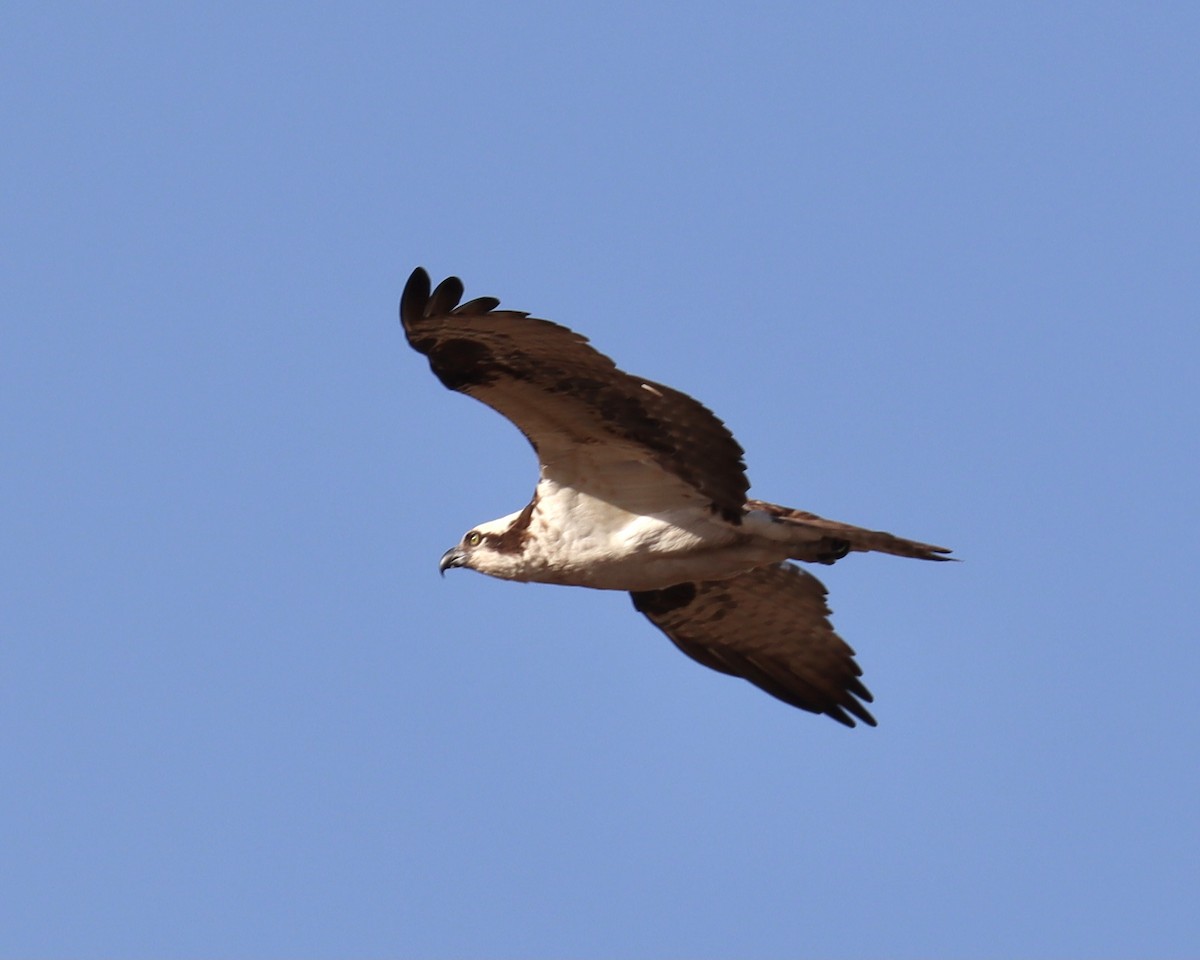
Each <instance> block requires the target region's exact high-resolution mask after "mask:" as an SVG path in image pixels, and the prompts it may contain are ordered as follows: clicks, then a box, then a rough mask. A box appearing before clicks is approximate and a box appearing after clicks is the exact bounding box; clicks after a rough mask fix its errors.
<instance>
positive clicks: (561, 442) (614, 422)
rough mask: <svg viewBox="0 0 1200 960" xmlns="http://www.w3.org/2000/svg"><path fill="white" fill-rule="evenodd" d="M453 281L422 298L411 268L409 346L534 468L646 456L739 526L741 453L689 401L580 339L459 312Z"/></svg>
mask: <svg viewBox="0 0 1200 960" xmlns="http://www.w3.org/2000/svg"><path fill="white" fill-rule="evenodd" d="M462 294H463V285H462V282H461V281H459V280H458V279H457V278H456V277H450V278H448V279H446V280H443V281H442V282H441V283H440V284H439V285H438V286H437V288H436V289H435V290H433V291H432V292H431V291H430V281H429V275H428V274H427V273H426V272H425V271H424V270H422V269H421V268H420V267H418V268H417V269H416V270H414V271H413V273H412V276H411V277H410V278H409V280H408V284H407V285H406V286H405V288H404V294H403V296H402V297H401V300H400V319H401V322H402V323H403V324H404V331H405V334H406V335H407V336H408V342H409V343H410V344H411V345H412V347H413V348H414V349H415V350H417V351H418V352H420V353H423V354H425V355H426V356H427V357H428V358H429V366H430V368H431V369H432V370H433V372H434V374H436V376H437V377H438V379H440V380H441V381H442V383H443V384H445V386H447V387H449V388H450V389H451V390H458V391H460V392H462V393H466V394H468V395H470V396H472V397H475V398H476V399H478V400H481V401H482V402H484V403H486V404H487V405H488V406H490V407H492V408H493V409H495V410H497V411H498V412H499V413H502V414H503V415H504V416H506V417H508V419H509V420H511V421H512V422H513V423H514V424H516V426H517V427H518V428H519V429H520V430H521V432H522V433H524V434H525V436H526V437H527V438H528V439H529V442H530V443H532V444H533V446H534V449H535V450H537V452H538V454H539V457H541V459H542V461H543V463H546V462H548V461H550V460H553V459H554V458H556V457H569V456H570V455H571V452H572V450H578V449H579V448H580V447H581V446H584V445H593V444H595V443H596V442H597V441H600V442H603V443H606V444H610V445H612V446H614V448H620V449H619V451H617V450H614V454H616V453H618V452H619V454H620V456H623V457H625V458H628V459H632V458H634V457H641V458H649V459H650V460H651V461H652V462H654V463H655V464H657V465H658V466H659V467H660V468H662V469H663V470H665V471H667V472H669V473H671V474H673V475H675V476H677V477H679V478H680V479H682V480H683V481H684V483H686V484H687V485H688V486H690V487H691V488H693V489H694V490H696V491H698V492H699V493H700V494H701V495H702V496H703V497H705V498H707V499H708V500H709V501H710V502H711V503H712V504H713V506H714V508H715V509H716V510H717V511H718V512H720V513H721V514H722V515H723V516H725V517H727V518H728V519H729V520H730V521H731V522H734V523H740V522H741V516H742V506H743V504H744V503H745V501H746V491H747V489H748V488H749V483H748V481H747V480H746V471H745V466H744V464H743V462H742V448H741V447H740V446H739V445H738V443H737V441H735V440H734V439H733V437H732V435H731V434H730V433H729V430H728V429H726V427H725V425H724V424H723V423H722V422H721V421H720V420H719V419H717V417H716V416H715V415H714V414H713V413H712V412H711V411H710V410H708V408H706V407H705V406H703V405H702V404H700V403H698V402H697V401H696V400H694V399H692V398H691V397H689V396H687V394H684V393H680V392H679V391H678V390H673V389H672V388H670V387H667V386H663V385H662V384H659V383H654V382H652V381H648V380H643V379H641V378H640V377H634V376H631V375H629V374H627V373H625V372H623V371H621V370H619V369H618V368H617V366H616V364H614V363H613V361H612V360H610V359H609V358H608V357H606V356H605V355H604V354H602V353H600V352H598V351H597V350H595V349H594V348H593V347H591V346H590V345H589V344H588V341H587V339H586V338H585V337H582V336H580V335H579V334H577V333H574V332H573V331H571V330H568V329H567V328H566V327H563V326H560V325H558V324H556V323H552V322H551V321H549V320H538V319H536V318H534V317H530V316H529V315H528V314H525V313H520V312H517V311H514V310H497V309H496V306H497V305H498V303H499V301H497V300H496V299H494V298H492V297H481V298H479V299H476V300H472V301H470V302H469V303H465V304H463V305H462V306H459V305H458V303H459V300H460V299H461V298H462Z"/></svg>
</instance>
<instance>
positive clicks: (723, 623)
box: [631, 563, 875, 727]
mask: <svg viewBox="0 0 1200 960" xmlns="http://www.w3.org/2000/svg"><path fill="white" fill-rule="evenodd" d="M631 596H632V597H633V605H634V607H636V608H637V609H638V610H639V611H640V612H641V613H644V614H645V615H646V616H647V617H648V618H649V619H650V622H651V623H653V624H654V625H655V626H656V627H658V628H659V629H660V630H662V632H663V633H665V634H666V635H667V636H668V637H670V638H671V640H672V642H673V643H674V644H675V646H677V647H678V648H679V649H680V650H682V651H683V652H684V653H686V654H687V655H688V656H689V657H691V658H692V659H693V660H696V661H697V662H699V663H702V664H704V666H706V667H711V668H712V669H713V670H719V671H720V672H721V673H728V674H730V675H731V676H735V677H742V678H743V679H745V680H749V681H750V682H751V683H752V684H754V685H755V686H756V687H759V688H760V689H762V690H765V691H766V692H767V693H769V694H771V696H773V697H777V698H779V699H780V700H782V701H783V702H784V703H788V704H791V705H792V706H793V707H799V708H800V709H801V710H808V711H809V712H811V713H824V714H826V715H828V716H830V717H832V718H833V719H834V720H836V721H838V723H844V724H845V725H846V726H848V727H853V726H855V722H854V718H855V717H857V718H858V719H859V720H861V721H862V722H863V723H866V724H869V725H870V726H872V727H873V726H875V718H874V717H872V716H871V714H870V713H868V712H867V709H866V707H864V706H863V704H862V703H861V702H860V701H866V702H867V703H870V702H871V699H872V697H871V694H870V691H868V690H867V688H866V687H864V686H863V685H862V682H861V681H860V680H859V677H860V676H862V670H860V669H859V666H858V664H857V663H855V661H854V651H853V650H852V649H851V648H850V647H849V646H848V645H847V644H846V642H845V641H844V640H842V638H841V637H839V636H838V635H837V634H836V633H834V630H833V626H832V625H831V624H830V622H829V613H830V611H829V607H828V606H827V605H826V603H825V587H824V586H822V585H821V582H820V581H819V580H818V579H817V578H816V577H814V576H812V575H811V574H809V573H807V572H806V571H804V570H801V569H800V568H799V567H797V566H795V565H793V564H790V563H783V564H778V565H774V566H766V567H757V568H756V569H754V570H751V571H749V572H748V573H743V574H741V575H739V576H736V577H733V578H732V579H729V580H710V581H706V582H703V583H680V584H677V585H675V586H673V587H667V588H666V589H665V590H646V591H642V592H639V593H634V594H631Z"/></svg>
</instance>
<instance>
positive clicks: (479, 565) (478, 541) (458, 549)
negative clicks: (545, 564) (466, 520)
mask: <svg viewBox="0 0 1200 960" xmlns="http://www.w3.org/2000/svg"><path fill="white" fill-rule="evenodd" d="M517 516H519V515H518V514H513V515H512V516H508V517H501V518H500V519H499V520H492V521H490V522H489V523H481V524H479V525H478V526H476V527H473V528H472V529H470V530H468V531H467V532H466V533H464V534H463V538H462V539H461V540H459V541H458V543H456V544H455V545H454V546H453V547H451V548H450V549H449V550H447V551H446V552H445V553H443V554H442V559H441V560H439V561H438V572H440V573H441V574H442V576H445V575H446V571H447V570H450V569H452V568H453V567H467V568H468V569H471V570H477V571H478V572H479V573H486V574H487V575H488V576H491V577H500V578H501V579H502V580H516V579H520V578H521V570H522V554H523V552H524V551H523V549H522V548H523V545H524V544H523V538H522V537H520V536H519V535H514V533H513V530H512V528H513V524H514V518H515V517H517Z"/></svg>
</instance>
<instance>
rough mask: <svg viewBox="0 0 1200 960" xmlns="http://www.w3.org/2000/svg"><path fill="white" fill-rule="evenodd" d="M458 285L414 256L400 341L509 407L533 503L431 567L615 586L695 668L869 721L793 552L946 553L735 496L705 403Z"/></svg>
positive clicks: (736, 484)
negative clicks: (466, 295)
mask: <svg viewBox="0 0 1200 960" xmlns="http://www.w3.org/2000/svg"><path fill="white" fill-rule="evenodd" d="M462 295H463V285H462V281H461V280H459V279H458V278H457V277H448V278H447V279H445V280H443V281H442V282H441V283H439V284H438V285H437V287H436V289H432V288H431V283H430V279H429V274H427V273H426V272H425V270H423V269H422V268H420V267H418V268H417V269H416V270H414V271H413V272H412V276H410V277H409V278H408V283H407V284H406V285H405V288H404V294H403V295H402V297H401V300H400V320H401V323H402V324H403V325H404V332H405V335H406V336H407V337H408V342H409V344H410V345H411V346H412V347H413V349H414V350H416V351H417V352H418V353H422V354H424V355H425V356H426V357H427V358H428V359H429V366H430V368H431V369H432V370H433V373H434V375H435V376H436V377H437V378H438V379H439V380H441V382H442V383H443V384H444V385H445V386H446V387H448V388H449V389H451V390H457V391H459V392H461V393H465V394H468V395H469V396H472V397H474V398H475V399H477V400H481V401H482V402H483V403H486V404H487V405H488V406H490V407H491V408H492V409H494V410H496V411H497V412H499V413H501V414H503V415H504V416H505V417H507V418H508V419H509V420H511V421H512V422H513V423H514V424H515V425H516V427H517V428H518V429H519V430H520V431H521V432H522V433H523V434H524V435H525V437H526V439H527V440H528V441H529V442H530V443H531V444H532V445H533V449H534V452H535V453H536V454H537V458H538V463H539V468H540V474H539V478H538V482H537V486H536V488H535V489H534V492H533V498H532V499H531V500H530V501H529V503H528V504H526V505H525V506H524V507H523V508H522V509H520V510H518V511H516V512H515V513H511V514H509V515H508V516H506V517H501V518H500V519H498V520H489V521H487V522H486V523H480V524H477V525H476V526H474V527H472V528H471V529H470V530H468V531H467V533H466V534H464V535H463V538H462V540H460V541H459V542H458V544H457V545H455V546H453V547H451V548H450V549H449V550H447V551H446V553H445V554H444V555H443V556H442V559H441V562H440V564H439V569H440V570H441V572H442V573H443V574H444V573H445V571H446V570H447V569H450V568H452V567H468V568H470V569H472V570H477V571H479V572H480V573H485V574H488V575H489V576H493V577H499V578H501V579H503V580H519V581H533V582H537V583H557V584H562V585H564V586H576V587H592V588H595V589H599V590H624V591H628V592H629V594H630V595H631V596H632V598H633V605H634V607H635V608H636V609H637V610H638V611H639V612H640V613H642V614H645V616H646V617H647V618H649V620H650V622H651V623H653V624H654V625H655V626H656V627H658V628H659V629H660V630H662V632H663V633H665V634H666V635H667V636H668V637H669V638H670V639H671V641H672V642H673V643H674V644H675V645H676V646H677V647H678V648H679V649H680V650H682V651H683V652H684V653H686V654H687V655H688V656H689V657H691V658H692V659H694V660H696V661H698V662H700V663H702V664H704V666H706V667H711V668H712V669H713V670H718V671H720V672H721V673H726V674H730V675H732V676H735V677H742V678H743V679H745V680H748V681H750V682H751V683H752V684H754V685H755V686H757V687H759V688H761V689H762V690H765V691H766V692H767V693H769V694H771V695H772V696H773V697H777V698H778V699H780V700H782V701H783V702H784V703H788V704H791V705H792V706H794V707H799V708H800V709H802V710H807V711H809V712H811V713H819V714H825V715H827V716H829V717H832V718H833V719H834V720H836V721H838V722H839V723H842V724H845V725H846V726H850V727H853V726H855V720H856V719H857V720H861V721H862V722H863V723H866V724H869V725H871V726H875V718H874V717H872V716H871V714H870V712H869V711H868V710H867V708H866V707H865V706H864V704H865V703H870V702H871V700H872V699H873V698H872V696H871V694H870V692H869V691H868V690H867V688H866V687H865V686H863V684H862V681H861V680H860V679H859V678H860V677H861V675H862V671H861V669H860V668H859V666H858V664H857V663H856V662H855V660H854V651H853V650H852V649H851V648H850V647H849V646H848V645H847V644H846V642H845V641H844V640H842V638H841V637H839V636H838V635H837V634H836V633H835V632H834V629H833V626H832V624H831V623H830V622H829V615H830V610H829V607H828V606H827V605H826V602H825V593H826V591H825V588H824V586H822V584H821V582H820V581H819V580H817V578H816V577H814V576H813V575H812V574H810V573H808V572H807V571H806V570H803V569H801V568H800V567H798V566H796V565H795V564H794V563H791V562H790V561H793V560H799V561H802V562H806V563H824V564H831V563H833V562H835V561H837V560H840V559H841V558H842V557H844V556H846V555H847V554H848V553H851V552H854V551H858V552H868V551H877V552H880V553H890V554H893V555H894V556H898V557H914V558H916V559H919V560H945V559H948V558H947V557H946V556H945V554H947V553H949V552H950V551H949V550H948V549H947V548H945V547H937V546H933V545H931V544H927V543H918V542H917V541H915V540H905V539H903V538H901V537H896V536H893V535H892V534H890V533H881V532H879V531H876V530H865V529H863V528H861V527H855V526H851V525H850V524H846V523H838V522H837V521H834V520H826V519H824V518H823V517H819V516H817V515H816V514H812V513H807V512H805V511H803V510H793V509H791V508H788V507H781V506H779V505H777V504H774V503H767V502H766V501H764V500H753V499H747V496H746V494H747V491H748V490H749V487H750V484H749V481H748V480H747V479H746V468H745V464H744V463H743V461H742V456H743V451H742V448H741V447H740V446H739V445H738V443H737V441H736V440H734V439H733V436H732V435H731V434H730V432H729V430H728V429H727V428H726V427H725V425H724V424H723V423H722V422H721V421H720V420H719V419H717V417H716V416H715V415H714V414H713V413H712V412H711V411H710V410H709V409H708V408H707V407H705V406H703V405H702V404H701V403H699V402H698V401H696V400H693V399H692V398H691V397H689V396H688V395H687V394H684V393H681V392H679V391H678V390H673V389H672V388H671V387H667V386H664V385H663V384H661V383H655V382H654V381H652V380H645V379H643V378H642V377H636V376H633V375H631V374H628V373H625V372H624V371H623V370H620V369H618V368H617V366H616V364H615V363H613V361H612V360H610V359H609V358H608V357H606V356H605V355H604V354H602V353H600V352H598V351H597V350H596V349H594V348H593V347H592V346H590V345H589V344H588V341H587V339H586V338H585V337H583V336H581V335H579V334H577V333H574V332H573V331H571V330H569V329H567V328H566V327H563V326H560V325H559V324H556V323H552V322H551V321H549V320H538V319H536V318H534V317H531V316H529V315H528V314H526V313H521V312H518V311H515V310H499V309H497V308H498V307H499V305H500V301H499V300H497V299H495V298H494V297H479V298H478V299H475V300H470V301H468V302H467V303H460V301H461V299H462Z"/></svg>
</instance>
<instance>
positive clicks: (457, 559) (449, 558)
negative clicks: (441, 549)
mask: <svg viewBox="0 0 1200 960" xmlns="http://www.w3.org/2000/svg"><path fill="white" fill-rule="evenodd" d="M466 563H467V558H466V557H465V556H464V555H463V552H462V551H461V550H459V549H458V547H451V548H450V549H449V550H447V551H446V552H445V553H443V554H442V559H441V560H439V561H438V573H440V574H441V575H442V576H443V577H444V576H445V575H446V571H447V570H449V569H450V568H451V567H462V566H466Z"/></svg>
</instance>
